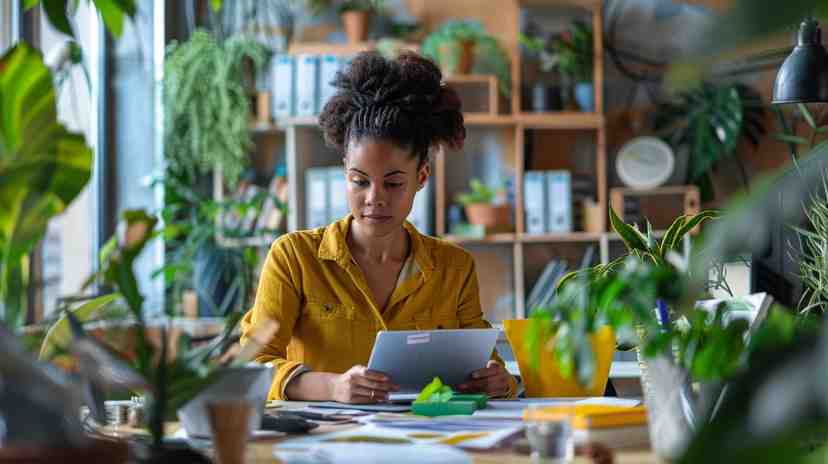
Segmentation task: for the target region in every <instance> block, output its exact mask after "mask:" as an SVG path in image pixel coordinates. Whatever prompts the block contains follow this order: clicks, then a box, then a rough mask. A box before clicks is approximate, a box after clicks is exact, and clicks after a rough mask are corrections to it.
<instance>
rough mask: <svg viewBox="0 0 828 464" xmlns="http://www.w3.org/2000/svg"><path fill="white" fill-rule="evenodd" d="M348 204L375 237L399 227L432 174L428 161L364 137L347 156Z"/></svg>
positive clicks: (353, 144) (351, 145)
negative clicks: (420, 189) (422, 160)
mask: <svg viewBox="0 0 828 464" xmlns="http://www.w3.org/2000/svg"><path fill="white" fill-rule="evenodd" d="M344 163H345V176H346V181H347V182H346V185H347V186H348V187H347V194H348V205H349V206H350V208H351V214H353V216H354V220H355V221H357V222H358V223H359V225H360V227H361V228H362V229H363V230H365V231H366V232H368V234H369V235H371V236H374V237H381V236H385V235H387V234H389V233H393V232H395V231H397V230H399V227H401V226H402V224H403V222H404V221H405V219H406V218H407V217H408V213H409V212H410V211H411V204H412V203H413V201H414V195H415V194H416V193H417V190H419V188H420V186H421V185H424V184H425V182H426V180H427V179H428V176H429V173H430V171H429V165H428V163H422V166H420V163H419V159H418V158H417V157H416V156H412V155H411V151H410V150H407V149H404V148H400V147H398V146H396V145H394V144H393V143H391V142H388V141H385V140H377V139H370V138H364V139H361V140H358V141H352V142H351V143H350V144H349V145H348V149H347V153H346V155H345V159H344Z"/></svg>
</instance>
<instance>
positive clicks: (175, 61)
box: [164, 30, 268, 184]
mask: <svg viewBox="0 0 828 464" xmlns="http://www.w3.org/2000/svg"><path fill="white" fill-rule="evenodd" d="M267 59H268V55H267V51H266V50H265V48H264V46H263V45H261V44H260V43H258V42H256V41H254V40H250V39H248V38H244V37H231V38H229V39H227V40H226V41H224V42H218V41H216V40H215V39H214V38H213V37H212V36H211V35H210V34H209V33H207V32H205V31H202V30H197V31H195V32H193V34H192V36H191V37H190V39H189V40H187V41H186V42H184V43H181V44H179V43H177V42H173V43H171V44H170V45H169V47H168V48H167V59H166V62H165V64H164V121H165V127H164V142H165V144H164V150H165V154H166V158H167V161H168V163H169V168H168V169H170V170H173V171H179V172H181V173H183V175H184V176H185V178H187V179H188V180H189V181H190V182H193V181H194V179H196V178H197V177H198V176H199V175H203V174H207V173H209V172H211V171H212V170H213V169H215V168H220V169H221V170H222V172H223V174H224V176H225V177H226V178H227V179H228V182H230V183H231V184H234V183H235V182H236V181H237V180H238V178H239V175H240V174H241V172H242V170H243V169H244V167H245V166H246V165H247V164H248V157H247V151H248V149H250V147H251V146H252V141H251V139H250V130H249V121H250V103H249V99H248V91H247V89H246V87H245V80H244V71H245V67H244V65H245V63H246V62H248V60H249V62H251V63H252V64H253V67H254V69H255V70H258V69H260V68H262V67H263V66H264V64H265V63H266V61H267Z"/></svg>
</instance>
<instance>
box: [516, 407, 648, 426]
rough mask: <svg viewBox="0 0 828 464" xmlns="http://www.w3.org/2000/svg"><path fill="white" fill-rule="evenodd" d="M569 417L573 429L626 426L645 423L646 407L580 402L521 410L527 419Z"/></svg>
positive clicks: (559, 418)
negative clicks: (578, 403)
mask: <svg viewBox="0 0 828 464" xmlns="http://www.w3.org/2000/svg"><path fill="white" fill-rule="evenodd" d="M566 418H569V419H570V422H571V423H572V427H573V428H575V429H601V428H612V427H627V426H631V425H644V424H646V423H647V409H646V408H645V407H644V406H634V407H625V406H608V405H599V404H582V405H574V406H550V407H548V408H540V409H535V410H530V409H527V410H525V411H524V412H523V419H524V420H527V421H538V420H541V421H542V420H561V419H566Z"/></svg>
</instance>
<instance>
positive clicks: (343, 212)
mask: <svg viewBox="0 0 828 464" xmlns="http://www.w3.org/2000/svg"><path fill="white" fill-rule="evenodd" d="M327 172H328V207H329V211H328V214H329V217H328V222H329V223H331V222H334V221H338V220H340V219H342V218H343V217H345V216H347V215H348V213H349V212H350V208H349V207H348V196H347V195H346V194H345V190H346V189H347V185H345V170H344V169H343V167H342V166H334V167H330V168H327Z"/></svg>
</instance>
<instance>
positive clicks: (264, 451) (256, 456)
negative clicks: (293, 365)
mask: <svg viewBox="0 0 828 464" xmlns="http://www.w3.org/2000/svg"><path fill="white" fill-rule="evenodd" d="M305 404H307V403H302V402H293V401H287V402H281V401H278V402H273V403H271V405H274V406H275V405H279V406H288V407H301V406H302V405H305ZM354 427H360V425H355V424H348V425H322V426H320V427H319V428H318V429H316V430H314V431H313V432H311V433H313V434H325V433H332V432H337V431H342V430H347V429H348V428H354ZM301 437H303V435H299V436H295V437H290V436H288V437H282V438H272V439H267V440H262V441H256V442H252V443H251V447H250V448H249V453H250V454H249V455H248V457H247V459H248V461H247V462H255V463H275V462H279V460H278V459H276V458H275V457H274V456H273V446H274V445H276V444H278V443H282V442H285V441H288V440H291V439H295V438H301ZM403 446H404V445H403ZM467 452H468V450H467ZM469 454H470V455H471V456H472V460H473V462H474V463H475V464H524V463H525V464H531V463H532V459H531V458H530V457H529V456H528V455H524V454H520V453H518V452H516V451H513V450H512V449H511V448H505V449H499V450H492V451H484V452H469ZM614 455H615V461H614V462H615V463H616V464H633V463H635V464H656V463H660V462H661V461H660V460H659V459H658V458H656V457H655V456H654V455H653V454H652V453H651V452H650V451H647V450H636V451H632V450H630V451H626V450H625V451H616V452H615V454H614ZM574 462H575V463H578V464H588V463H590V462H592V461H591V460H590V459H588V458H583V457H579V458H577V459H575V461H574Z"/></svg>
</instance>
